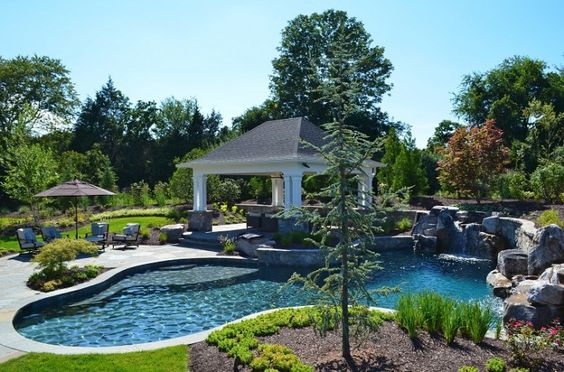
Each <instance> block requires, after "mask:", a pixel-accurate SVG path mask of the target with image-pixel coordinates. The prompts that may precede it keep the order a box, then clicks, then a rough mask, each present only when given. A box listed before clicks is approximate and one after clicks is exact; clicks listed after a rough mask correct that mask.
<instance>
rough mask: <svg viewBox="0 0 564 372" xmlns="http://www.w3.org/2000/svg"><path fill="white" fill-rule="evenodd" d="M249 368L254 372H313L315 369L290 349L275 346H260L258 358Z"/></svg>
mask: <svg viewBox="0 0 564 372" xmlns="http://www.w3.org/2000/svg"><path fill="white" fill-rule="evenodd" d="M249 366H250V367H251V369H252V370H253V371H264V370H267V369H269V368H272V369H274V370H278V371H292V372H302V371H304V372H305V371H311V372H313V368H312V367H310V366H307V365H305V364H303V363H302V362H301V361H300V359H299V358H298V356H297V355H296V354H294V353H293V352H292V350H291V349H290V348H288V347H286V346H282V345H274V344H263V345H260V346H259V347H258V355H257V357H255V358H254V359H253V360H252V362H251V363H250V365H249Z"/></svg>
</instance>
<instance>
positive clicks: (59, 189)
mask: <svg viewBox="0 0 564 372" xmlns="http://www.w3.org/2000/svg"><path fill="white" fill-rule="evenodd" d="M110 195H115V194H114V193H113V192H111V191H108V190H105V189H103V188H101V187H98V186H94V185H91V184H89V183H86V182H83V181H79V180H72V181H67V182H64V183H61V184H60V185H57V186H54V187H51V188H50V189H49V190H45V191H43V192H40V193H39V194H36V195H34V196H37V197H54V198H56V197H61V196H66V197H71V198H80V197H82V196H110ZM74 229H75V238H76V239H78V201H77V202H75V203H74Z"/></svg>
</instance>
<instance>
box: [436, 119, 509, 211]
mask: <svg viewBox="0 0 564 372" xmlns="http://www.w3.org/2000/svg"><path fill="white" fill-rule="evenodd" d="M502 136H503V131H502V130H501V129H498V128H496V127H495V120H487V121H486V123H485V124H484V125H483V126H482V127H481V128H472V129H470V130H468V129H467V128H459V129H457V130H456V132H454V134H453V135H452V137H451V138H450V140H449V141H448V144H447V146H446V149H445V150H444V151H443V159H442V160H440V161H439V167H438V170H439V181H440V182H441V186H442V187H443V188H444V189H446V190H452V191H455V192H457V193H458V194H459V195H463V196H468V197H472V198H474V199H476V201H477V202H478V203H480V199H481V198H482V197H484V196H485V195H487V193H488V190H489V188H490V186H491V183H492V181H493V180H494V178H495V176H496V175H498V174H500V173H503V172H504V171H505V164H506V162H507V156H508V153H509V149H508V148H507V147H505V146H504V145H503V140H502Z"/></svg>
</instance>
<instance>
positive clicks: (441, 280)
mask: <svg viewBox="0 0 564 372" xmlns="http://www.w3.org/2000/svg"><path fill="white" fill-rule="evenodd" d="M380 260H381V261H382V266H383V267H384V268H385V269H384V270H382V271H378V272H376V273H375V275H374V277H373V278H372V279H371V280H370V284H369V287H370V288H371V289H377V288H380V287H382V286H399V287H400V288H401V291H403V292H416V291H421V290H425V289H430V290H435V291H438V292H440V293H442V294H445V295H448V296H452V297H454V298H457V299H463V300H469V299H476V300H480V301H484V302H488V303H491V304H492V305H493V306H494V307H495V308H500V306H501V303H500V302H499V301H498V300H497V299H495V298H494V297H493V296H492V295H491V294H490V293H491V289H490V288H488V286H487V284H486V282H485V277H486V275H487V273H488V272H489V271H490V270H491V269H492V263H491V262H490V261H480V260H473V259H460V258H457V257H454V256H448V255H442V256H432V255H424V254H417V253H413V252H393V253H383V254H382V255H381V257H380ZM293 271H294V270H288V269H285V268H273V267H269V268H255V267H248V266H242V267H237V266H218V265H212V264H210V265H186V266H178V267H163V268H161V269H157V270H150V271H146V272H142V273H138V274H134V275H131V276H129V277H127V278H124V279H123V280H121V281H119V282H118V283H116V284H114V285H112V286H111V287H109V288H108V289H106V290H104V291H102V292H100V293H98V294H97V295H95V296H93V297H90V298H88V299H86V300H82V301H79V302H74V303H68V304H66V305H61V306H59V307H50V308H47V309H44V310H42V311H41V312H38V313H32V314H25V315H24V316H23V317H20V318H19V319H18V320H17V322H16V323H17V324H15V327H16V329H17V330H18V332H20V333H21V334H22V335H24V336H26V337H28V338H30V339H33V340H36V341H40V342H45V343H50V344H58V345H66V346H117V345H129V344H136V343H143V342H150V341H158V340H164V339H169V338H174V337H180V336H185V335H189V334H192V333H196V332H199V331H203V330H207V329H210V328H213V327H216V326H218V325H221V324H224V323H226V322H229V321H231V320H234V319H238V318H240V317H243V316H245V315H248V314H251V313H254V312H257V311H261V310H266V309H271V308H275V307H284V306H295V305H306V304H310V303H311V301H312V300H311V296H310V295H308V294H307V293H305V292H304V291H302V290H300V289H299V288H298V287H295V286H286V285H285V283H286V280H287V279H288V277H289V276H290V275H291V274H292V272H293ZM398 296H399V294H393V295H390V296H387V297H378V298H376V301H377V302H376V303H374V304H372V305H374V306H382V307H389V308H393V307H394V306H395V303H396V301H397V299H398Z"/></svg>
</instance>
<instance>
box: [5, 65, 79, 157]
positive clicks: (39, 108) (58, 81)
mask: <svg viewBox="0 0 564 372" xmlns="http://www.w3.org/2000/svg"><path fill="white" fill-rule="evenodd" d="M69 75H70V74H69V70H67V68H66V67H65V66H64V65H63V64H62V63H61V61H60V60H58V59H54V58H49V57H46V56H37V55H34V56H33V57H25V56H17V57H14V58H12V59H4V58H2V57H0V81H1V82H2V89H0V150H1V151H5V149H6V148H5V147H4V146H5V145H6V144H7V143H9V141H10V138H11V136H12V135H13V134H14V130H15V126H16V125H17V122H18V121H20V120H21V118H22V117H23V116H26V117H27V119H26V120H25V122H24V123H23V124H24V125H25V126H26V127H28V128H29V129H34V130H37V131H49V130H53V129H54V128H57V125H60V124H66V123H68V121H70V120H71V118H72V116H73V114H74V109H75V107H76V106H77V105H78V104H79V101H78V96H77V94H76V91H75V89H74V84H73V83H72V81H71V78H70V76H69ZM30 110H31V113H29V111H30ZM53 116H54V117H57V118H58V120H56V119H53ZM61 119H62V120H61Z"/></svg>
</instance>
